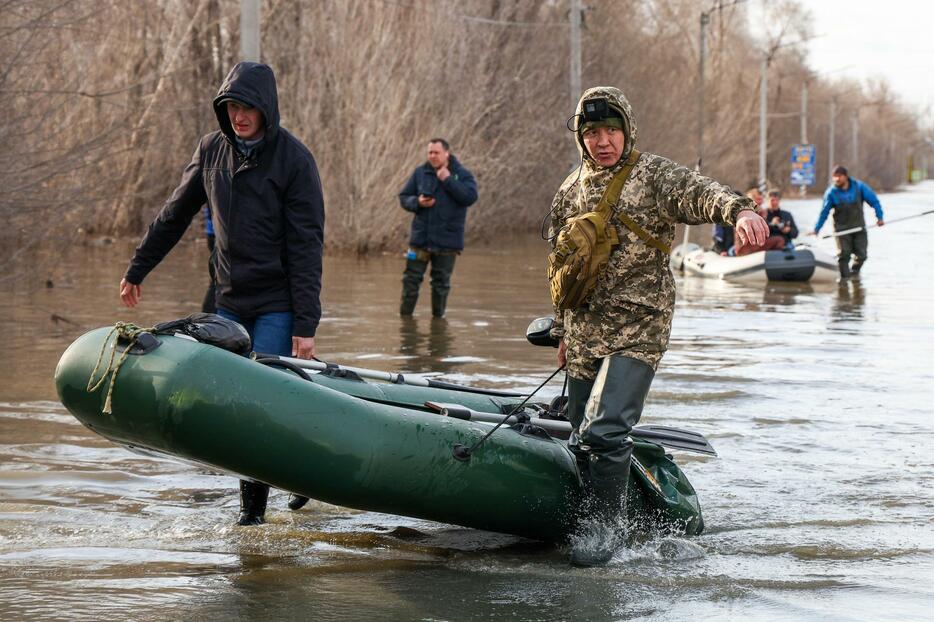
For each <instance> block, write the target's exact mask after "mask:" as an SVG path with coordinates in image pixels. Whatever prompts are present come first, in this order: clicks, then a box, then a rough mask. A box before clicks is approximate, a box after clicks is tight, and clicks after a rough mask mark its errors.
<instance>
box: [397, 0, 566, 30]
mask: <svg viewBox="0 0 934 622" xmlns="http://www.w3.org/2000/svg"><path fill="white" fill-rule="evenodd" d="M379 2H382V3H384V4H393V5H396V6H401V7H405V8H407V9H415V10H418V11H425V12H426V13H434V14H435V15H445V16H447V17H452V18H456V19H462V20H464V21H467V22H476V23H478V24H488V25H490V26H523V27H533V28H536V27H546V28H555V27H559V28H567V27H568V23H567V22H520V21H514V20H505V19H493V18H490V17H479V16H477V15H465V14H464V13H455V12H453V11H443V10H439V9H434V8H429V7H428V6H425V5H416V4H414V3H412V2H405V1H404V0H379Z"/></svg>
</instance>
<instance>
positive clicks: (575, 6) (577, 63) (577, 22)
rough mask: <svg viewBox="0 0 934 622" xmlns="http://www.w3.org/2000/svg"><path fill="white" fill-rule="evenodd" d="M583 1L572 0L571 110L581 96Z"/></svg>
mask: <svg viewBox="0 0 934 622" xmlns="http://www.w3.org/2000/svg"><path fill="white" fill-rule="evenodd" d="M583 10H584V9H583V6H582V5H581V0H571V110H574V108H576V107H577V100H578V99H580V96H581V12H582V11H583Z"/></svg>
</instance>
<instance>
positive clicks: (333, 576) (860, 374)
mask: <svg viewBox="0 0 934 622" xmlns="http://www.w3.org/2000/svg"><path fill="white" fill-rule="evenodd" d="M883 204H884V205H886V208H887V210H888V211H889V213H890V214H892V215H893V217H895V216H900V215H909V214H910V213H913V210H914V211H921V210H924V209H930V208H931V206H932V204H934V187H931V186H930V185H926V186H924V187H922V188H920V189H915V190H913V191H912V192H909V193H905V194H902V195H890V196H885V197H883ZM786 207H787V208H788V209H790V210H791V211H792V212H793V213H794V214H795V216H796V218H797V220H798V221H799V222H804V223H807V222H809V221H810V220H811V219H813V218H816V212H817V204H816V202H813V201H812V202H810V203H808V204H801V203H797V202H792V201H786ZM914 222H915V223H917V222H920V221H914ZM913 227H914V225H911V224H908V223H906V224H905V225H901V228H899V226H893V227H891V228H890V227H886V228H885V230H882V231H877V232H873V233H872V234H870V260H869V262H868V263H867V264H866V267H865V269H864V272H865V274H864V275H863V278H862V281H860V282H853V283H848V284H844V285H841V286H837V285H835V284H831V285H822V286H818V285H809V284H793V283H777V284H770V285H762V286H739V285H733V284H730V283H724V282H719V281H705V280H699V279H686V280H681V279H679V282H678V289H679V292H678V295H679V298H678V309H677V312H676V315H675V325H674V329H673V333H672V342H671V349H670V351H669V353H668V354H667V355H666V357H665V359H664V360H663V362H662V366H661V368H660V369H659V374H658V376H657V378H656V381H655V383H654V385H653V387H652V391H651V393H650V396H649V402H648V404H647V409H646V416H645V419H644V421H645V422H647V423H656V424H664V425H673V426H678V427H683V428H688V429H694V430H697V431H699V432H702V433H704V434H705V435H706V436H707V437H708V438H709V439H710V440H711V441H712V443H713V444H714V446H715V447H716V448H717V450H718V451H719V453H720V458H719V459H708V458H705V457H699V456H694V455H685V454H681V455H678V456H677V459H678V461H679V462H680V463H681V464H682V466H683V467H684V469H685V471H686V473H687V474H688V476H689V477H690V478H691V481H692V483H693V484H694V486H695V487H696V488H697V490H698V491H699V494H700V499H701V502H702V504H703V505H704V510H705V515H706V522H707V525H708V531H707V533H705V534H703V535H701V536H700V537H697V538H693V539H690V540H687V539H678V538H664V539H659V540H654V541H650V542H647V543H644V544H641V545H639V546H637V547H636V548H634V549H632V550H628V551H623V552H621V553H620V554H619V555H618V556H617V558H616V559H615V560H614V562H613V563H612V564H611V565H610V566H609V567H608V568H605V569H599V570H580V569H571V568H569V567H568V566H567V565H566V563H565V552H564V551H562V550H561V549H560V548H555V547H551V546H545V545H542V544H539V543H533V542H527V541H523V540H519V539H517V538H514V537H511V536H503V535H497V534H490V533H485V532H479V531H474V530H468V529H461V528H457V527H451V526H444V525H438V524H434V523H429V522H425V521H418V520H413V519H406V518H399V517H394V516H386V515H380V514H373V513H361V512H357V511H353V510H348V509H344V508H339V507H334V506H328V505H325V504H321V503H317V502H312V503H310V504H309V505H308V506H307V507H306V508H305V509H303V510H301V511H299V512H290V511H288V510H287V509H286V505H285V504H286V498H285V495H284V494H283V493H281V492H275V493H274V494H273V496H272V498H271V500H270V510H269V513H268V518H269V524H268V525H266V526H263V527H261V528H256V529H244V528H237V527H233V526H232V521H233V517H234V515H235V513H236V508H237V498H236V496H235V494H234V482H233V480H232V479H231V478H229V477H226V476H223V475H218V474H213V473H209V472H206V471H203V470H200V469H197V468H193V467H191V466H187V465H183V464H178V463H174V462H170V461H166V460H162V459H158V458H153V457H147V456H141V455H137V454H133V453H129V452H128V451H126V450H124V449H123V448H120V447H116V446H114V445H112V444H110V443H108V442H107V441H105V440H103V439H102V438H100V437H97V436H95V435H93V434H91V433H90V432H88V431H87V430H85V429H84V428H83V427H81V426H80V425H79V424H78V423H77V421H76V420H75V419H74V418H72V417H71V416H70V415H69V414H68V413H67V412H65V411H64V409H63V408H62V406H61V405H59V404H58V403H57V402H55V401H54V400H55V395H54V392H53V389H52V384H51V378H52V373H53V370H54V367H55V364H56V362H57V360H58V357H59V355H60V354H61V352H62V350H63V349H64V348H65V346H66V345H67V344H68V343H69V342H70V341H71V340H73V339H74V338H75V337H77V336H78V335H79V334H81V333H82V332H84V331H85V330H87V329H90V328H94V327H97V326H101V325H105V324H111V323H113V322H114V321H116V320H125V321H133V322H135V323H137V324H139V325H152V324H154V323H156V322H159V321H163V320H166V319H171V318H176V317H180V316H184V315H187V314H188V313H190V312H192V311H194V310H197V309H198V307H199V306H200V301H201V295H202V293H203V291H204V285H205V283H206V280H207V276H206V274H204V258H205V254H206V249H205V248H204V247H203V246H201V245H200V243H196V244H186V245H183V246H181V247H179V248H178V249H176V251H174V252H173V254H172V255H171V256H170V257H169V259H168V260H167V261H166V263H165V264H164V265H162V266H160V267H159V268H158V269H157V270H156V271H155V272H154V273H153V274H152V275H151V276H150V277H149V279H147V281H146V283H145V285H144V300H143V305H142V306H141V307H140V308H139V310H138V311H134V312H130V311H127V310H125V309H123V308H122V307H121V306H120V305H119V301H118V300H117V282H118V281H119V278H120V275H121V273H122V271H123V269H124V267H125V263H126V259H127V258H128V257H129V253H130V251H131V245H130V244H114V245H101V246H93V247H80V248H76V247H63V248H54V249H44V253H45V255H44V256H42V257H38V258H36V260H35V261H31V262H26V263H25V264H22V265H17V266H14V267H12V268H11V270H12V271H15V278H7V279H5V280H3V281H0V290H2V294H3V295H2V296H0V317H2V318H3V321H2V322H0V337H2V340H3V343H4V345H5V346H6V356H5V357H4V358H3V359H2V362H0V378H3V381H2V384H0V387H2V389H0V619H4V620H6V619H61V618H68V619H74V620H99V619H101V618H104V617H107V616H111V617H115V618H116V617H119V618H130V619H136V620H163V619H172V618H180V619H189V618H193V617H201V618H205V619H214V618H224V619H229V618H238V617H239V618H244V619H263V618H272V617H278V618H284V619H295V618H314V619H327V620H342V619H346V620H359V619H362V618H367V617H369V618H374V619H430V620H464V619H473V618H493V619H516V620H558V619H588V620H618V619H635V618H639V619H657V620H675V619H688V618H698V617H703V618H710V619H739V618H742V619H750V620H768V621H771V620H877V619H894V618H898V619H900V620H912V619H917V620H922V619H929V615H930V611H932V610H934V593H932V591H931V589H930V585H931V580H932V578H934V530H932V529H931V524H932V519H934V500H932V498H931V496H930V494H929V493H928V491H929V490H930V488H931V486H932V485H934V460H932V459H931V448H932V447H934V421H932V420H931V417H930V412H931V406H930V404H932V403H934V399H932V398H934V393H932V387H934V369H932V367H931V364H930V351H931V350H930V344H931V343H932V342H934V322H932V320H931V319H929V314H926V313H925V312H924V309H927V308H929V307H931V303H934V287H932V281H931V279H930V277H929V276H928V275H927V274H926V272H925V271H924V270H923V269H920V268H919V269H914V268H912V269H907V268H906V266H919V267H921V266H926V265H930V263H931V256H930V252H931V251H930V250H929V245H926V244H924V243H923V240H924V239H925V238H924V237H923V236H921V235H920V234H919V231H918V230H917V228H913ZM530 237H533V238H534V236H530ZM544 256H545V247H544V245H543V243H541V242H536V241H534V240H531V241H528V242H520V243H515V244H512V245H504V246H502V247H499V248H496V249H492V248H468V250H467V252H465V253H464V255H463V256H462V257H461V258H460V259H459V260H458V266H457V270H456V271H455V274H454V288H453V291H452V294H451V298H450V301H449V313H448V316H447V318H445V320H442V321H435V320H432V319H431V318H430V313H429V312H428V308H427V303H428V301H427V300H423V301H421V302H422V303H423V305H422V306H421V307H419V309H418V310H417V311H416V316H415V317H414V318H408V319H402V318H399V317H398V315H397V310H398V300H399V294H400V288H401V273H402V260H401V259H400V258H399V257H397V256H396V255H395V254H393V255H387V256H384V257H374V258H370V259H366V260H356V259H353V258H343V257H329V258H328V259H327V260H326V264H325V270H326V272H325V279H324V308H325V317H324V319H323V322H322V324H321V328H320V331H319V338H318V342H319V343H318V346H319V350H320V352H319V354H320V355H321V356H322V358H325V359H327V360H333V361H335V362H340V363H347V364H350V365H354V366H359V367H373V368H376V369H383V370H392V371H402V372H430V373H436V374H441V375H443V376H444V379H445V380H450V381H455V382H467V383H473V384H477V385H482V386H491V387H497V388H517V389H531V388H533V387H535V386H537V385H538V383H539V382H541V380H542V379H544V378H545V377H546V376H547V375H548V374H549V373H550V372H551V371H553V370H554V367H555V365H556V363H555V360H554V358H555V352H554V350H551V349H547V348H533V347H531V346H529V345H528V344H527V343H526V342H525V339H524V331H525V327H526V325H527V323H528V321H529V320H530V319H532V318H535V317H539V316H542V315H545V314H547V313H548V311H549V306H548V298H547V296H548V295H547V291H546V289H545V284H544V278H543V274H542V273H543V269H544ZM46 281H50V282H51V287H47V286H46ZM425 287H426V290H424V291H423V298H427V284H426V285H425ZM559 390H560V382H558V381H556V382H555V383H553V386H549V387H548V388H547V389H546V392H547V393H546V395H547V394H555V393H557V392H558V391H559Z"/></svg>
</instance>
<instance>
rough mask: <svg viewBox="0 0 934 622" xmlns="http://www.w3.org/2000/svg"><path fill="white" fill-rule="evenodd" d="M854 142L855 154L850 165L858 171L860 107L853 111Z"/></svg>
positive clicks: (852, 140)
mask: <svg viewBox="0 0 934 622" xmlns="http://www.w3.org/2000/svg"><path fill="white" fill-rule="evenodd" d="M851 129H852V135H851V137H852V139H851V141H850V142H852V143H853V144H852V147H853V155H852V159H851V160H852V161H851V162H850V166H852V167H853V168H854V169H856V170H857V171H858V170H859V107H857V108H856V110H855V111H854V112H853V126H852V128H851Z"/></svg>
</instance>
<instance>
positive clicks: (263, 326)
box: [217, 309, 292, 356]
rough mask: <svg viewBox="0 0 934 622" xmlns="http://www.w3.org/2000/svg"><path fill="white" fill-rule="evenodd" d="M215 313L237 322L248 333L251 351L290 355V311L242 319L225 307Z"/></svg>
mask: <svg viewBox="0 0 934 622" xmlns="http://www.w3.org/2000/svg"><path fill="white" fill-rule="evenodd" d="M217 315H219V316H221V317H222V318H224V319H227V320H232V321H234V322H237V323H238V324H240V325H241V326H243V327H244V328H245V329H246V332H248V333H249V334H250V340H251V341H252V342H253V351H254V352H258V353H260V354H278V355H279V356H292V312H291V311H277V312H274V313H261V314H260V315H257V316H256V317H252V318H248V319H243V318H241V317H240V316H238V315H236V314H235V313H231V312H230V311H228V310H227V309H218V310H217Z"/></svg>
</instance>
